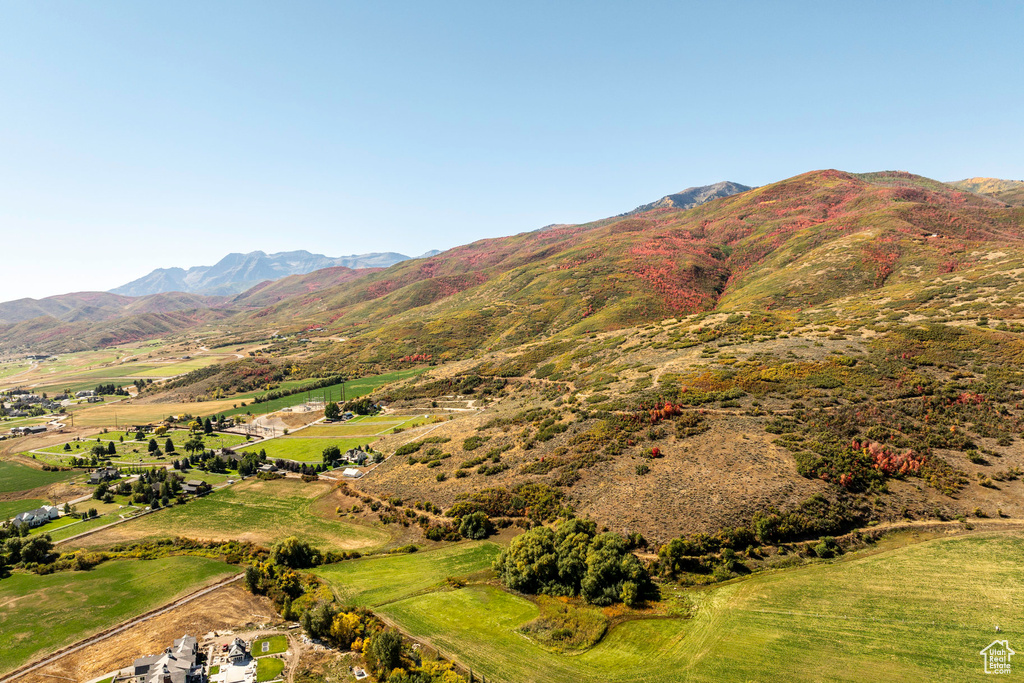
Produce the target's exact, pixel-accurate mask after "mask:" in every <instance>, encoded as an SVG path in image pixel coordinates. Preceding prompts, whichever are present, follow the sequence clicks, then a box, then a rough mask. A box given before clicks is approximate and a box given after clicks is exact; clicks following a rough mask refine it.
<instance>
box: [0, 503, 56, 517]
mask: <svg viewBox="0 0 1024 683" xmlns="http://www.w3.org/2000/svg"><path fill="white" fill-rule="evenodd" d="M49 504H50V503H49V502H48V501H45V500H40V499H38V498H28V499H26V500H0V522H2V521H4V520H8V519H10V518H11V517H14V516H15V515H16V514H18V513H19V512H28V511H29V510H35V509H36V508H37V507H40V506H42V505H49Z"/></svg>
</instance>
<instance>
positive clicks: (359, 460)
mask: <svg viewBox="0 0 1024 683" xmlns="http://www.w3.org/2000/svg"><path fill="white" fill-rule="evenodd" d="M344 457H345V459H346V460H348V461H349V462H354V463H356V464H357V465H362V464H364V463H365V462H366V459H367V458H368V457H370V456H368V455H367V454H366V453H365V452H363V450H362V449H359V448H350V449H349V450H347V451H345V456H344Z"/></svg>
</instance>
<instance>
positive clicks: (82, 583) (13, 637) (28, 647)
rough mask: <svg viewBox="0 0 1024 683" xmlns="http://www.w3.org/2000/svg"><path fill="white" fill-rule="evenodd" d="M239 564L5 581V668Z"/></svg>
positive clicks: (126, 567) (124, 565)
mask: <svg viewBox="0 0 1024 683" xmlns="http://www.w3.org/2000/svg"><path fill="white" fill-rule="evenodd" d="M238 571H239V570H238V568H237V567H232V566H230V565H228V564H225V563H223V562H218V561H216V560H210V559H206V558H198V557H168V558H162V559H158V560H149V561H140V560H118V561H111V562H105V563H103V564H101V565H99V566H98V567H96V568H94V569H92V570H91V571H87V572H74V571H67V572H55V573H53V574H48V575H46V576H39V575H36V574H29V573H23V572H17V573H15V574H12V575H11V576H9V577H8V578H6V579H3V580H2V581H0V605H2V608H0V631H2V632H3V634H4V647H3V648H0V672H5V671H9V670H11V669H13V668H15V667H17V666H19V665H21V664H24V663H25V662H27V661H29V660H30V659H32V658H34V657H36V656H39V655H42V654H44V653H46V652H50V651H52V650H55V649H57V648H59V647H61V646H63V645H66V644H68V643H71V642H74V641H77V640H80V639H82V638H84V637H86V636H88V635H89V634H91V633H95V632H97V631H101V630H103V629H105V628H107V627H109V626H111V625H113V624H116V623H119V622H121V621H124V620H126V619H129V618H131V617H132V616H134V615H137V614H141V613H143V612H145V611H147V610H150V609H153V608H155V607H158V606H160V605H162V604H165V603H167V602H170V601H171V600H173V599H174V598H175V597H177V596H180V595H183V594H187V593H189V592H191V591H193V590H195V589H196V588H198V587H200V586H202V585H203V584H207V583H210V582H212V581H215V580H217V579H219V578H223V577H226V576H229V575H231V574H236V573H238Z"/></svg>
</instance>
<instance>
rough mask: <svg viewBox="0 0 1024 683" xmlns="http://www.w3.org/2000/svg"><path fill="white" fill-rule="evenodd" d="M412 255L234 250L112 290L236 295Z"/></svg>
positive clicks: (159, 271)
mask: <svg viewBox="0 0 1024 683" xmlns="http://www.w3.org/2000/svg"><path fill="white" fill-rule="evenodd" d="M407 260H409V257H408V256H406V255H404V254H397V253H395V252H383V253H372V254H353V255H351V256H338V257H330V256H324V255H323V254H313V253H310V252H308V251H306V250H305V249H299V250H296V251H281V252H277V253H273V254H268V253H266V252H265V251H260V250H257V251H250V252H248V253H245V254H243V253H239V252H232V253H230V254H228V255H226V256H225V257H224V258H222V259H221V260H220V261H218V262H217V263H216V264H214V265H212V266H195V267H192V268H188V269H184V268H157V269H156V270H154V271H153V272H151V273H150V274H149V275H146V276H144V277H141V278H139V279H138V280H133V281H132V282H129V283H128V284H126V285H121V286H120V287H117V288H116V289H112V290H110V291H111V292H112V293H114V294H123V295H125V296H148V295H150V294H161V293H163V292H188V293H193V294H210V295H218V296H233V295H236V294H240V293H242V292H244V291H245V290H247V289H249V288H250V287H253V286H254V285H257V284H259V283H261V282H266V281H274V280H280V279H281V278H283V277H288V276H289V275H305V274H306V273H311V272H313V271H315V270H322V269H324V268H334V267H337V266H344V267H346V268H351V269H353V270H355V269H360V268H387V267H388V266H393V265H394V264H396V263H400V262H401V261H407Z"/></svg>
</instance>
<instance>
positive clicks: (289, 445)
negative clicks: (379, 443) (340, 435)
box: [244, 436, 375, 463]
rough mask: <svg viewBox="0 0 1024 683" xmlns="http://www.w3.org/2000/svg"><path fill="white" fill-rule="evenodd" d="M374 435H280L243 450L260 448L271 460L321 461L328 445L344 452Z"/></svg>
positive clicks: (251, 450) (252, 450) (370, 440)
mask: <svg viewBox="0 0 1024 683" xmlns="http://www.w3.org/2000/svg"><path fill="white" fill-rule="evenodd" d="M374 440H375V438H374V437H372V436H368V437H362V438H358V439H356V438H350V439H324V438H312V439H304V438H302V437H294V438H293V437H287V436H282V437H278V438H276V439H269V440H267V441H261V442H259V443H258V444H253V445H252V446H249V447H247V448H245V449H244V452H255V453H259V452H260V451H261V450H264V451H266V452H267V457H268V458H269V459H271V460H277V459H278V458H280V459H282V460H295V461H296V462H316V463H318V462H323V459H324V458H323V452H324V449H325V448H327V447H328V446H337V447H338V448H340V449H341V452H342V453H344V452H345V451H347V450H348V449H350V448H355V447H356V446H365V445H367V444H368V443H372V442H373V441H374Z"/></svg>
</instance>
